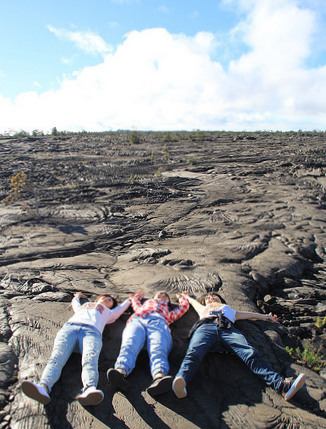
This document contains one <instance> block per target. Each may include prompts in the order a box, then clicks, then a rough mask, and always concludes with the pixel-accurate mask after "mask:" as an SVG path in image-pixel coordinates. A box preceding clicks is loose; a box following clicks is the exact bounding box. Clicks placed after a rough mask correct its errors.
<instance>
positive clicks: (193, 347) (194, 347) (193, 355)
mask: <svg viewBox="0 0 326 429" xmlns="http://www.w3.org/2000/svg"><path fill="white" fill-rule="evenodd" d="M217 340H218V336H217V331H216V326H215V325H213V324H204V325H201V326H200V327H199V328H197V329H196V331H195V332H194V333H193V336H192V338H191V340H190V344H189V347H188V350H187V353H186V356H185V357H184V359H183V361H182V364H181V366H180V368H179V371H178V373H177V375H176V377H182V378H183V379H184V380H185V382H186V383H189V381H190V380H191V379H192V377H193V376H194V375H195V373H196V372H197V370H198V369H199V366H200V364H201V362H202V360H203V359H204V357H205V355H206V354H207V353H208V352H209V351H210V350H211V348H212V347H213V346H214V344H215V343H216V342H217Z"/></svg>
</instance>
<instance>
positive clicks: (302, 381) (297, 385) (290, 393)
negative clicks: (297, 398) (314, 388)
mask: <svg viewBox="0 0 326 429" xmlns="http://www.w3.org/2000/svg"><path fill="white" fill-rule="evenodd" d="M305 381H306V376H305V374H300V375H299V376H298V377H297V379H296V380H295V383H294V385H293V386H292V387H291V389H290V390H289V391H288V392H287V394H286V395H285V396H284V399H285V400H286V401H288V400H289V399H291V398H292V397H293V396H294V395H295V394H296V393H297V392H298V391H299V390H300V389H301V387H302V386H303V385H304V384H305Z"/></svg>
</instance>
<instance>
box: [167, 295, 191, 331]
mask: <svg viewBox="0 0 326 429" xmlns="http://www.w3.org/2000/svg"><path fill="white" fill-rule="evenodd" d="M188 309H189V301H188V300H187V298H185V297H184V296H181V297H180V298H179V306H178V307H177V308H175V309H174V310H172V311H170V313H169V319H168V323H169V324H170V323H173V322H175V321H176V320H177V319H179V318H180V317H181V316H183V315H184V314H185V313H186V311H188Z"/></svg>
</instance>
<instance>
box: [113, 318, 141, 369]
mask: <svg viewBox="0 0 326 429" xmlns="http://www.w3.org/2000/svg"><path fill="white" fill-rule="evenodd" d="M144 320H145V319H142V318H141V317H139V316H134V317H133V318H132V319H131V320H130V322H128V323H127V325H126V327H125V329H124V331H123V334H122V342H121V348H120V353H119V356H118V358H117V360H116V363H115V365H114V367H115V368H116V369H118V368H122V369H124V370H125V371H126V372H127V375H129V374H130V373H131V371H132V370H133V369H134V367H135V364H136V360H137V356H138V355H139V352H140V351H141V349H142V348H143V346H144V344H145V339H146V326H145V325H144V323H143V321H144Z"/></svg>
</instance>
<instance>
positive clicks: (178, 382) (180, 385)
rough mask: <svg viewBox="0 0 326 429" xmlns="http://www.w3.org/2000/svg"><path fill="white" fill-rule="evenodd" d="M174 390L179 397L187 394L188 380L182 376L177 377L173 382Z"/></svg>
mask: <svg viewBox="0 0 326 429" xmlns="http://www.w3.org/2000/svg"><path fill="white" fill-rule="evenodd" d="M172 390H173V392H174V394H175V396H176V397H177V398H179V399H182V398H185V397H186V396H187V389H186V382H185V380H184V379H183V378H182V377H176V378H175V379H174V381H173V383H172Z"/></svg>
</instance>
